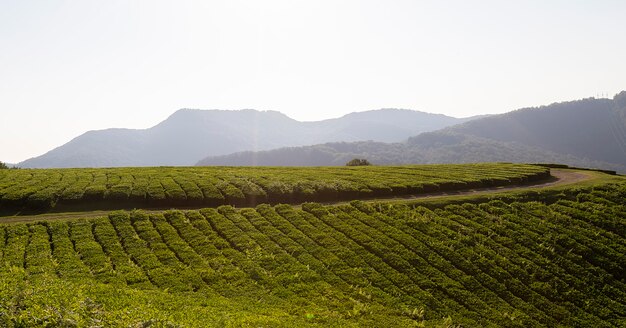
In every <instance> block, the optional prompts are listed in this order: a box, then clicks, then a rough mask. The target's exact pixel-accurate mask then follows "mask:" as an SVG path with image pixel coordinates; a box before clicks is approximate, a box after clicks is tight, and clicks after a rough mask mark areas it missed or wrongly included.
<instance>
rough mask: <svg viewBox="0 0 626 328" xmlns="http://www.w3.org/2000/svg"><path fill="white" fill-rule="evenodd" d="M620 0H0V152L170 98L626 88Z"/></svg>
mask: <svg viewBox="0 0 626 328" xmlns="http://www.w3.org/2000/svg"><path fill="white" fill-rule="evenodd" d="M624 17H626V1H597V0H594V1H592V0H587V1H576V0H567V1H545V0H541V1H529V0H524V1H500V0H499V1H417V0H413V1H393V0H384V1H365V0H354V1H347V0H330V1H320V0H310V1H297V0H285V1H268V0H264V1H232V0H228V1H181V0H176V1H156V0H146V1H132V0H124V1H111V0H107V1H89V0H80V1H78V0H76V1H53V0H46V1H35V0H33V1H29V0H0V114H1V116H0V117H1V119H0V160H1V161H5V162H18V161H21V160H24V159H27V158H29V157H32V156H37V155H40V154H42V153H44V152H46V151H48V150H50V149H52V148H54V147H57V146H59V145H61V144H63V143H65V142H67V141H69V140H71V139H72V138H73V137H76V136H78V135H79V134H81V133H83V132H85V131H87V130H92V129H103V128H108V127H128V128H147V127H150V126H152V125H154V124H156V123H158V122H160V121H162V120H164V119H165V118H166V117H167V116H169V115H170V114H171V113H173V112H174V111H176V110H177V109H179V108H201V109H242V108H254V109H259V110H277V111H281V112H283V113H285V114H287V115H289V116H290V117H293V118H295V119H298V120H319V119H324V118H332V117H339V116H341V115H343V114H346V113H350V112H355V111H364V110H371V109H378V108H388V107H394V108H409V109H416V110H422V111H427V112H433V113H443V114H447V115H451V116H456V117H463V116H470V115H475V114H484V113H501V112H506V111H510V110H514V109H517V108H521V107H527V106H537V105H543V104H549V103H552V102H555V101H563V100H575V99H581V98H586V97H591V96H597V95H598V94H601V93H604V94H609V96H610V97H612V96H613V95H614V94H615V93H617V92H619V91H620V90H623V89H626V42H624V38H625V36H624V33H625V32H626V19H624Z"/></svg>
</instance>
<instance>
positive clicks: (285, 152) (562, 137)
mask: <svg viewBox="0 0 626 328" xmlns="http://www.w3.org/2000/svg"><path fill="white" fill-rule="evenodd" d="M355 157H357V158H366V159H368V160H369V161H371V162H372V163H374V164H401V163H416V164H417V163H474V162H484V161H505V162H519V163H532V162H535V163H546V162H553V163H563V164H568V165H572V166H580V167H596V168H604V169H610V170H617V171H620V172H626V92H622V93H620V94H618V95H616V96H615V98H614V99H613V100H611V99H584V100H579V101H573V102H565V103H557V104H553V105H549V106H543V107H539V108H531V109H521V110H517V111H513V112H510V113H506V114H501V115H494V116H488V117H483V118H478V119H476V120H472V121H469V122H466V123H463V124H460V125H455V126H452V127H448V128H445V129H443V130H439V131H433V132H425V133H422V134H420V135H417V136H414V137H411V138H409V139H408V140H405V141H404V142H398V143H382V142H371V141H367V142H352V143H326V144H321V145H314V146H305V147H290V148H280V149H275V150H269V151H259V152H239V153H234V154H229V155H223V156H211V157H207V158H205V159H203V160H202V161H200V162H198V165H243V166H248V165H294V166H311V165H342V164H345V163H346V162H347V161H349V160H350V159H352V158H355ZM281 163H282V164H281Z"/></svg>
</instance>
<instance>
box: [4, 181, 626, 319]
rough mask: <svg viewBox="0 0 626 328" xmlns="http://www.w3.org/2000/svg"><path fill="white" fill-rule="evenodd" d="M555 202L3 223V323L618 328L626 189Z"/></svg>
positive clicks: (624, 296) (624, 294)
mask: <svg viewBox="0 0 626 328" xmlns="http://www.w3.org/2000/svg"><path fill="white" fill-rule="evenodd" d="M535 196H537V197H539V194H535ZM560 198H561V199H560V200H559V201H557V202H555V203H552V204H544V203H540V202H513V203H504V202H502V201H492V202H489V203H481V204H462V205H449V206H446V207H445V208H437V209H428V208H424V207H411V206H408V205H403V204H385V203H381V204H367V203H363V202H358V201H355V202H352V203H351V204H347V205H340V206H322V205H320V204H314V203H307V204H303V206H302V208H301V209H296V208H293V207H292V206H288V205H278V206H275V207H271V206H268V205H260V206H258V207H256V208H254V209H251V208H248V209H240V210H238V209H235V208H233V207H230V206H222V207H219V208H217V209H203V210H199V211H187V212H180V211H169V212H165V213H164V214H157V213H152V214H149V213H144V212H141V211H133V212H115V213H111V214H110V215H109V216H108V217H102V218H98V219H89V220H77V221H76V220H75V221H67V222H66V221H52V222H36V223H31V224H11V225H0V237H1V238H0V240H2V241H3V242H2V243H0V254H2V255H1V256H2V263H6V265H3V266H2V267H1V268H0V284H2V286H4V288H2V289H0V307H1V308H2V309H3V314H2V316H0V323H1V324H2V325H3V326H8V327H12V326H42V325H44V323H46V324H48V325H55V326H72V325H73V326H92V325H104V326H151V325H156V326H176V325H181V326H185V327H201V326H272V327H274V326H278V327H280V326H285V327H302V326H308V325H311V326H322V327H328V326H337V327H345V326H352V325H354V326H367V327H409V326H414V325H415V326H427V327H430V326H446V327H450V326H453V325H454V326H456V325H461V326H466V327H478V326H494V327H557V326H562V327H620V326H623V325H624V324H626V319H625V318H626V275H625V272H626V259H625V258H624V256H623V254H624V253H625V252H626V238H625V233H626V222H625V221H624V219H623V217H624V216H623V214H624V213H623V211H624V206H625V205H626V202H625V200H626V189H624V185H621V186H619V185H613V186H597V187H596V188H594V190H586V191H580V190H564V191H563V192H562V193H561V194H560Z"/></svg>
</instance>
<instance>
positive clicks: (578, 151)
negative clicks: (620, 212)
mask: <svg viewBox="0 0 626 328" xmlns="http://www.w3.org/2000/svg"><path fill="white" fill-rule="evenodd" d="M448 130H450V131H454V132H456V133H462V134H468V135H472V136H477V137H482V138H488V139H492V140H498V141H504V142H516V143H519V144H524V145H527V146H530V147H536V148H541V149H545V150H549V151H552V152H557V153H562V154H567V155H572V156H575V157H579V158H587V159H593V160H597V161H603V162H608V163H615V164H620V165H626V91H623V92H621V93H620V94H618V95H616V96H615V97H614V98H613V99H612V100H611V99H593V98H591V99H583V100H578V101H571V102H563V103H557V104H552V105H549V106H542V107H539V108H526V109H520V110H516V111H513V112H510V113H506V114H502V115H494V116H490V117H486V118H482V119H480V120H476V121H474V122H467V123H465V124H461V125H457V126H454V127H451V128H450V129H448Z"/></svg>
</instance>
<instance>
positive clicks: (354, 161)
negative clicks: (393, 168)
mask: <svg viewBox="0 0 626 328" xmlns="http://www.w3.org/2000/svg"><path fill="white" fill-rule="evenodd" d="M368 165H372V164H371V163H370V162H369V161H368V160H366V159H364V158H354V159H351V160H350V161H349V162H348V163H346V166H368Z"/></svg>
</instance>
